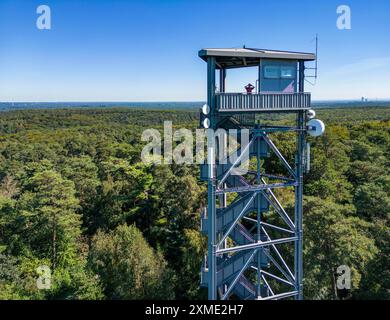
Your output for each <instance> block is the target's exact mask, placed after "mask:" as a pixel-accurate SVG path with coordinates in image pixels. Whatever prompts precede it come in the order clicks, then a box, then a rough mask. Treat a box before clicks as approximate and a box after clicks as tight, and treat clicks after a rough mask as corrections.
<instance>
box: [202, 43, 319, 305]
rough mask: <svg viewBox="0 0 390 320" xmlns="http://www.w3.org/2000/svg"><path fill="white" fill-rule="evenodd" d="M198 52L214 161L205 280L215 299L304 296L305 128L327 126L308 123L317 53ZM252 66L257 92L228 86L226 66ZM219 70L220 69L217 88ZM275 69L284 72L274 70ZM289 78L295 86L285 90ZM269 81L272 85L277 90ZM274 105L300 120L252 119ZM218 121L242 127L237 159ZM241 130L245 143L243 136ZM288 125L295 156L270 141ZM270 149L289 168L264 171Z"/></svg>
mask: <svg viewBox="0 0 390 320" xmlns="http://www.w3.org/2000/svg"><path fill="white" fill-rule="evenodd" d="M199 55H200V57H201V58H202V59H204V60H205V61H206V62H207V105H205V106H204V108H203V113H202V112H201V124H202V125H203V127H206V128H209V130H208V132H209V133H208V160H209V161H208V163H207V164H204V165H201V179H202V180H204V181H207V183H208V203H207V208H205V210H204V211H203V212H202V223H201V229H202V232H203V233H204V234H206V235H207V237H208V255H207V257H206V258H205V263H204V265H203V267H202V274H201V275H202V276H201V282H202V283H201V284H202V285H203V286H207V287H208V297H209V299H210V300H215V299H222V300H225V299H229V298H233V297H235V298H238V299H251V300H253V299H260V300H270V299H282V298H288V297H294V298H295V299H302V298H303V296H302V277H303V264H302V202H303V173H304V170H305V164H306V163H305V158H306V157H305V150H306V135H307V133H308V132H309V133H310V132H311V133H313V132H315V130H317V131H318V130H319V131H321V130H322V131H323V128H322V129H321V128H320V129H318V128H316V127H315V125H314V126H313V127H310V126H308V124H307V123H306V120H307V119H308V118H310V114H311V113H312V111H311V110H310V105H311V103H310V94H308V93H305V92H304V77H305V61H313V60H315V55H314V54H307V53H295V52H282V51H270V50H259V49H248V48H243V49H204V50H201V51H200V52H199ZM247 66H258V68H259V80H258V81H259V85H258V88H257V93H254V94H252V93H248V94H242V93H226V92H225V78H226V70H227V69H229V68H238V67H247ZM267 68H268V69H267ZM283 68H284V69H283ZM294 68H295V69H294ZM216 70H219V76H220V77H219V91H218V92H216ZM277 70H279V76H280V78H276V76H277ZM267 72H268V73H267ZM283 75H286V79H284V78H283V77H282V76H283ZM267 77H269V78H267ZM277 80H278V81H277ZM285 80H286V81H285ZM294 81H295V83H294ZM277 82H278V83H277ZM286 84H287V85H288V86H290V89H291V88H292V90H293V91H292V92H288V93H287V92H282V91H283V89H284V87H285V85H286ZM267 86H268V87H272V88H274V90H272V91H273V92H272V93H270V92H269V90H267ZM278 86H279V87H278ZM275 112H278V113H279V112H283V113H290V114H294V115H295V119H296V121H295V125H292V126H276V125H271V126H270V125H262V123H261V121H260V122H258V121H255V115H256V114H259V113H261V115H262V116H264V115H265V114H270V113H275ZM315 121H318V120H315ZM210 129H211V130H210ZM218 129H224V130H229V129H235V130H236V131H237V132H238V139H237V141H238V144H239V148H238V151H237V153H236V157H235V158H234V159H233V158H230V157H232V156H230V155H228V156H226V157H224V156H221V155H220V154H219V150H220V149H221V145H224V146H225V145H226V143H227V142H226V141H227V140H228V135H227V134H222V138H221V135H219V136H218V143H216V140H217V138H216V137H217V135H216V134H214V133H215V131H217V130H218ZM244 130H246V132H247V133H248V142H247V143H244V142H243V141H241V139H242V137H241V136H240V133H242V132H243V131H244ZM287 132H289V133H294V134H295V161H294V162H293V163H289V162H288V161H287V160H286V158H285V157H284V156H283V155H282V153H281V152H280V151H279V149H278V147H277V146H276V145H275V143H274V142H273V134H275V133H279V134H283V133H287ZM317 133H319V132H317ZM313 135H315V134H313ZM240 137H241V139H240ZM272 154H273V159H277V160H278V161H279V163H280V165H281V167H283V168H284V171H285V172H286V174H285V175H284V176H280V175H275V174H270V173H268V172H266V171H265V169H264V168H265V167H266V166H264V164H265V163H266V162H267V161H269V160H270V156H271V155H272ZM244 158H249V159H250V160H251V166H250V168H249V171H248V172H247V173H246V174H244V175H239V174H237V168H238V167H239V165H240V164H241V165H242V162H243V161H244ZM274 161H275V160H274ZM290 162H291V161H290ZM276 189H279V190H278V191H276ZM287 189H290V190H293V192H294V195H295V200H294V202H295V205H294V208H295V210H294V212H289V213H288V212H286V210H285V209H284V207H283V205H282V201H280V200H278V197H277V194H278V193H279V194H280V193H281V191H283V190H287ZM271 212H272V214H271Z"/></svg>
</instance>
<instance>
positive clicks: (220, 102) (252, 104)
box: [215, 92, 311, 111]
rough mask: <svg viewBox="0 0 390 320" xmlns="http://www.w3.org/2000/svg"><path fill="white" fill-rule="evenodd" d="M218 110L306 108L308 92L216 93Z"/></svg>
mask: <svg viewBox="0 0 390 320" xmlns="http://www.w3.org/2000/svg"><path fill="white" fill-rule="evenodd" d="M215 96H216V104H217V109H218V111H261V110H289V109H290V110H297V109H308V108H310V105H311V95H310V93H281V92H279V93H256V94H243V93H216V94H215Z"/></svg>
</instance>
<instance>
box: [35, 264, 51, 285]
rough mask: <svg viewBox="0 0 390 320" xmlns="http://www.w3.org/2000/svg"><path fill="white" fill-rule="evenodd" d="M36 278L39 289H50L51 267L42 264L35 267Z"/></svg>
mask: <svg viewBox="0 0 390 320" xmlns="http://www.w3.org/2000/svg"><path fill="white" fill-rule="evenodd" d="M36 272H37V274H38V278H37V281H36V284H37V288H38V289H39V290H49V289H51V269H50V267H49V266H46V265H42V266H39V267H38V268H37V269H36Z"/></svg>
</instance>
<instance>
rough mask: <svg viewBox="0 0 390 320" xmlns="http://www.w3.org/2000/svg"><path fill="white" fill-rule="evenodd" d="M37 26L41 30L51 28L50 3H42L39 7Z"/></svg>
mask: <svg viewBox="0 0 390 320" xmlns="http://www.w3.org/2000/svg"><path fill="white" fill-rule="evenodd" d="M37 14H38V15H39V16H38V18H37V22H36V25H37V28H38V29H39V30H51V9H50V7H49V6H48V5H45V4H42V5H40V6H38V8H37Z"/></svg>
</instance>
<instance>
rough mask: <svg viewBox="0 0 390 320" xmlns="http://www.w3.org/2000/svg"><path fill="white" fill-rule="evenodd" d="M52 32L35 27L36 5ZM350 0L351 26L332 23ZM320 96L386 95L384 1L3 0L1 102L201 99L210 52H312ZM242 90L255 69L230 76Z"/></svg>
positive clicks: (388, 9) (388, 26)
mask: <svg viewBox="0 0 390 320" xmlns="http://www.w3.org/2000/svg"><path fill="white" fill-rule="evenodd" d="M41 4H46V5H49V6H50V7H51V10H52V29H51V30H50V31H48V30H45V31H42V30H38V29H37V28H36V19H37V17H38V15H37V14H36V8H37V7H38V5H41ZM341 4H348V5H349V6H350V7H351V10H352V30H343V31H340V30H338V29H337V27H336V19H337V14H336V8H337V6H338V5H341ZM316 33H318V34H319V37H320V50H319V79H318V81H317V83H316V85H315V86H314V87H313V86H310V85H307V90H308V91H311V92H313V98H314V99H317V100H318V99H321V100H322V99H359V98H360V97H362V96H365V97H368V98H370V99H389V98H390V41H389V39H390V36H389V34H390V1H388V0H375V1H372V0H371V1H366V0H349V1H345V2H344V1H343V0H337V1H335V0H326V1H314V0H302V1H292V0H288V1H285V0H273V1H269V0H264V1H263V0H253V1H231V0H224V1H213V0H191V1H189V0H182V1H178V0H177V1H176V0H160V1H157V0H143V1H140V0H138V1H135V0H127V1H125V0H93V1H92V0H39V1H35V0H0V39H1V41H0V101H185V100H187V101H191V100H204V99H205V90H206V81H205V80H206V79H205V76H206V64H205V63H204V62H203V61H202V60H200V59H199V58H198V56H197V53H198V50H199V49H201V48H204V47H240V46H242V45H243V44H245V45H247V46H251V47H258V48H270V49H281V50H296V51H313V50H314V42H313V41H312V39H313V38H314V36H315V34H316ZM227 80H228V89H230V90H240V91H241V90H243V89H242V87H243V85H244V84H246V83H247V82H248V81H250V82H254V81H255V80H256V72H255V70H247V71H245V72H242V73H238V71H234V72H231V73H230V75H229V74H228V78H227Z"/></svg>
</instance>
